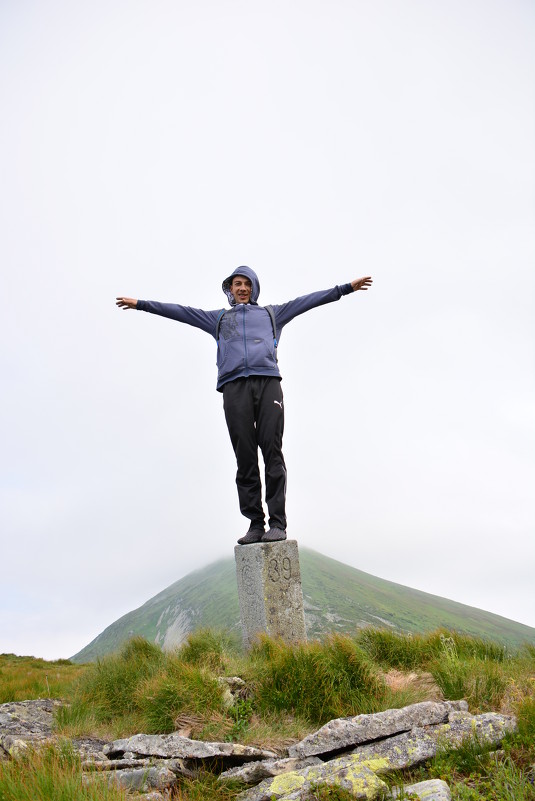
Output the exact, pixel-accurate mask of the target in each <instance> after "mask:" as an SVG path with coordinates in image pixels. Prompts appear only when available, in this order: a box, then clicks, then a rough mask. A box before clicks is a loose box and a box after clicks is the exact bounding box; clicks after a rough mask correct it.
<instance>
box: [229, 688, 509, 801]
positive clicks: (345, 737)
mask: <svg viewBox="0 0 535 801" xmlns="http://www.w3.org/2000/svg"><path fill="white" fill-rule="evenodd" d="M514 727H515V720H514V718H510V717H506V716H504V715H498V714H496V713H487V714H485V715H471V714H470V713H469V712H468V710H467V705H466V703H465V702H456V703H450V702H442V703H431V702H427V703H425V704H413V705H412V706H409V707H405V708H404V709H397V710H387V711H386V712H379V713H377V714H375V715H358V716H356V717H355V718H340V719H338V720H333V721H330V722H329V723H328V724H326V725H325V726H323V727H322V728H321V729H319V731H317V732H315V733H314V734H311V735H309V736H308V737H306V738H305V739H304V740H302V741H301V742H300V743H296V744H295V745H294V746H291V747H290V749H289V753H290V754H293V755H301V756H303V755H306V754H309V753H310V752H311V751H312V752H314V753H315V754H316V755H318V756H320V757H321V759H322V764H321V765H317V764H316V765H313V766H310V767H303V768H301V769H298V770H295V771H291V772H286V773H284V774H283V775H280V776H278V777H275V778H271V779H270V778H267V779H264V780H262V781H261V782H260V784H258V785H257V786H256V787H253V788H251V789H250V790H247V791H245V792H244V793H242V794H241V795H240V799H241V801H277V800H280V801H297V800H298V799H302V798H305V797H306V796H307V795H308V794H310V791H311V789H312V787H313V786H314V785H315V784H318V783H324V784H329V785H336V786H339V787H342V788H344V789H346V790H348V791H349V792H351V793H352V794H353V795H354V796H355V798H365V799H374V798H379V797H381V795H382V794H384V793H386V792H387V790H388V788H387V786H386V784H385V783H384V781H382V779H381V778H380V776H381V775H384V774H386V773H390V772H391V771H394V770H400V769H403V768H407V767H411V766H414V765H417V764H420V763H422V762H425V761H427V760H428V759H431V758H432V757H434V756H435V754H436V752H437V748H439V747H440V746H448V745H449V746H451V747H456V746H458V745H459V744H460V743H461V742H462V740H463V739H465V738H467V737H472V736H474V735H475V736H477V737H478V740H479V742H480V743H482V744H486V745H488V744H490V745H498V744H499V743H500V742H501V740H502V739H503V737H504V736H505V734H506V733H507V732H508V731H512V730H513V729H514ZM342 742H344V743H345V744H346V745H345V751H344V752H343V753H340V747H341V746H340V743H342ZM335 752H337V753H338V754H339V755H337V756H333V753H335ZM233 775H234V776H235V777H236V778H242V779H243V780H244V781H246V780H247V774H246V773H243V774H242V772H241V771H239V770H236V771H234V772H233ZM420 789H421V792H422V793H423V795H421V798H425V799H426V801H442V799H444V798H447V796H445V795H444V789H443V788H442V789H440V793H439V791H438V789H436V788H435V787H434V785H429V784H428V783H426V787H425V788H420ZM435 790H436V792H435ZM413 792H415V793H417V794H418V792H419V791H417V790H413ZM437 793H438V794H437Z"/></svg>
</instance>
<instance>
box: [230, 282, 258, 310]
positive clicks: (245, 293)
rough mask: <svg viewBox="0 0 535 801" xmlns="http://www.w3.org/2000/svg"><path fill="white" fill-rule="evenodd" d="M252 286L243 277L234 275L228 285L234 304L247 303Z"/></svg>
mask: <svg viewBox="0 0 535 801" xmlns="http://www.w3.org/2000/svg"><path fill="white" fill-rule="evenodd" d="M252 288H253V287H252V284H251V282H250V280H249V279H248V278H246V277H245V276H244V275H235V276H234V278H233V279H232V283H231V285H230V292H231V294H232V296H233V297H234V300H235V301H236V303H249V302H250V300H251V290H252Z"/></svg>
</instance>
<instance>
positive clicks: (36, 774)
mask: <svg viewBox="0 0 535 801" xmlns="http://www.w3.org/2000/svg"><path fill="white" fill-rule="evenodd" d="M0 799H1V801H72V799H76V801H126V799H127V795H126V793H125V792H124V791H123V790H120V789H118V788H110V787H108V785H107V784H105V783H103V782H88V783H85V782H84V780H83V778H82V767H81V763H80V758H79V756H78V755H77V754H76V753H75V752H74V750H73V748H72V746H71V745H70V743H64V744H61V745H59V746H58V747H53V746H46V747H44V748H41V749H39V750H32V749H28V750H27V751H26V752H25V753H24V755H23V756H21V758H20V759H18V760H16V761H9V762H0Z"/></svg>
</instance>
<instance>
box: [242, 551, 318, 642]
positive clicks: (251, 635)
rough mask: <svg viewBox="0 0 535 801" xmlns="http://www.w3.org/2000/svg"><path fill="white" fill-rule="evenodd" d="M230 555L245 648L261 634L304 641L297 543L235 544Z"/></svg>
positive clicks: (288, 640) (287, 640) (304, 630)
mask: <svg viewBox="0 0 535 801" xmlns="http://www.w3.org/2000/svg"><path fill="white" fill-rule="evenodd" d="M234 556H235V560H236V577H237V582H238V598H239V602H240V615H241V623H242V632H243V642H244V645H245V647H247V648H248V647H250V646H251V645H252V643H253V642H254V640H255V639H256V637H257V635H258V634H261V633H266V634H268V635H269V636H271V637H280V638H281V639H283V640H284V641H285V642H287V643H290V644H292V643H296V642H300V641H304V640H306V629H305V612H304V606H303V590H302V588H301V571H300V569H299V552H298V549H297V541H296V540H282V541H280V542H266V543H263V542H261V543H255V544H254V545H237V546H236V547H235V549H234Z"/></svg>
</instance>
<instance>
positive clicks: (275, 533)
mask: <svg viewBox="0 0 535 801" xmlns="http://www.w3.org/2000/svg"><path fill="white" fill-rule="evenodd" d="M285 539H286V532H285V531H283V530H282V528H270V529H269V531H267V532H266V533H265V534H264V536H263V537H262V542H279V540H285Z"/></svg>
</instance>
